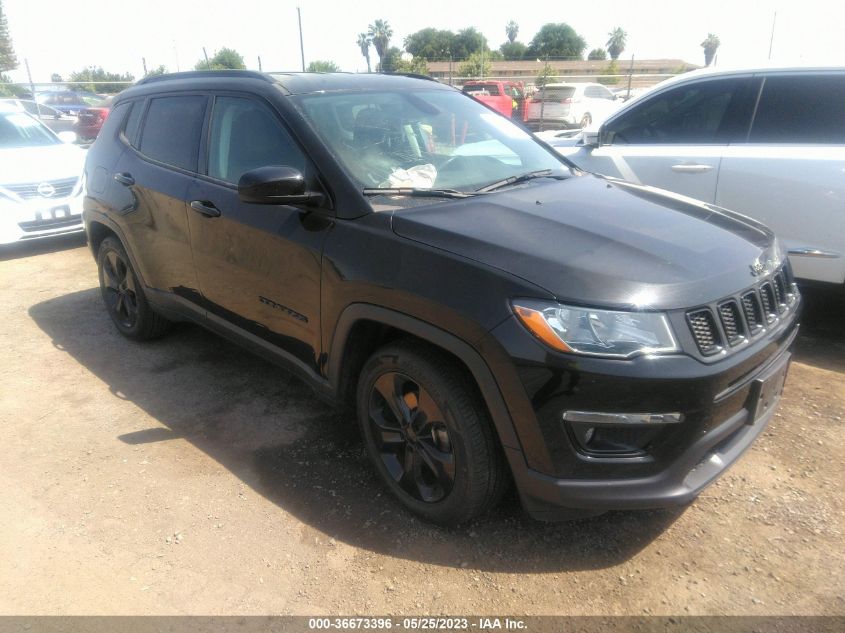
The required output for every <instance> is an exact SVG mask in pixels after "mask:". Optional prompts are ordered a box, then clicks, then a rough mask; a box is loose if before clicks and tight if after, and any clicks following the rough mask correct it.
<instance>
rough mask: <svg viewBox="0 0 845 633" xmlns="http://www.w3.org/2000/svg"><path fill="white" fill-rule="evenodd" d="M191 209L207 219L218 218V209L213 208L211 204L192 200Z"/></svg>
mask: <svg viewBox="0 0 845 633" xmlns="http://www.w3.org/2000/svg"><path fill="white" fill-rule="evenodd" d="M191 208H192V209H193V210H194V211H196V212H197V213H199V214H201V215H204V216H205V217H207V218H217V217H220V209H218V208H217V207H215V206H214V203H212V202H207V201H202V200H193V201H191Z"/></svg>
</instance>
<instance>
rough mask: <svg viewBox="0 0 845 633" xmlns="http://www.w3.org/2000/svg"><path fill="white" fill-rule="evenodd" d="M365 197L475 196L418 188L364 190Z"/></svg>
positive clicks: (450, 190) (374, 188)
mask: <svg viewBox="0 0 845 633" xmlns="http://www.w3.org/2000/svg"><path fill="white" fill-rule="evenodd" d="M362 193H363V194H364V195H365V196H411V197H416V198H471V197H472V196H474V195H476V192H473V191H457V190H455V189H421V188H418V187H385V188H383V189H379V188H376V187H373V188H367V189H364V190H363V192H362Z"/></svg>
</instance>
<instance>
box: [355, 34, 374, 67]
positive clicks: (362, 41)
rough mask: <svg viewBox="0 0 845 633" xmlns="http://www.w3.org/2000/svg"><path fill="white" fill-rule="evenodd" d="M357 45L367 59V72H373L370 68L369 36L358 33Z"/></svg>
mask: <svg viewBox="0 0 845 633" xmlns="http://www.w3.org/2000/svg"><path fill="white" fill-rule="evenodd" d="M358 47H359V48H360V49H361V54H362V55H363V56H364V59H366V60H367V72H368V73H371V72H373V71H372V68H370V38H369V36H368V35H367V34H366V33H359V34H358Z"/></svg>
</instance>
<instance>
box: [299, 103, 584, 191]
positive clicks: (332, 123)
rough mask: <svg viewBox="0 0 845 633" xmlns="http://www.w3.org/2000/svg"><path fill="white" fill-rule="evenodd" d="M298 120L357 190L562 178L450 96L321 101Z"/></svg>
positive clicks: (498, 124) (527, 145)
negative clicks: (544, 173)
mask: <svg viewBox="0 0 845 633" xmlns="http://www.w3.org/2000/svg"><path fill="white" fill-rule="evenodd" d="M295 99H296V103H297V104H298V106H299V108H300V110H301V112H302V113H303V114H304V116H305V117H306V118H307V119H308V120H309V121H310V122H311V124H312V126H313V127H314V129H315V130H316V131H317V133H318V134H319V135H320V137H321V138H322V140H323V142H324V143H325V144H326V145H327V146H328V147H329V149H330V150H331V152H332V153H333V154H334V155H335V156H336V157H337V159H338V160H339V161H340V162H341V164H342V165H343V166H344V167H345V168H346V171H347V172H348V173H349V174H350V175H351V176H352V178H353V179H355V180H356V181H357V182H358V183H359V184H360V186H361V187H363V188H367V189H373V188H397V187H412V188H416V189H441V190H442V189H449V190H455V191H462V192H469V191H476V190H478V189H480V188H482V187H484V186H486V185H489V184H490V183H494V182H499V181H501V180H504V179H507V178H511V177H514V176H520V175H522V174H525V173H528V172H536V171H540V170H550V174H551V175H552V176H553V177H561V176H565V175H568V174H569V173H570V172H569V169H568V167H567V166H566V164H565V163H564V162H563V159H561V158H559V157H557V156H556V155H554V154H553V153H552V152H551V151H549V150H547V149H546V148H544V147H543V146H542V145H540V144H539V143H537V142H536V141H535V140H534V139H533V137H532V136H531V135H530V134H529V133H527V132H525V131H524V130H522V129H521V128H519V127H517V126H516V125H514V124H513V123H511V122H510V121H508V120H507V119H505V118H504V117H502V116H500V115H498V114H495V113H493V112H491V111H490V110H489V109H487V108H486V107H484V106H483V105H481V104H479V103H478V102H477V101H475V100H474V99H470V98H468V97H466V96H464V95H462V94H460V93H459V92H453V91H451V90H418V91H404V92H387V91H384V92H381V91H379V92H348V93H320V94H309V95H302V96H299V97H296V98H295Z"/></svg>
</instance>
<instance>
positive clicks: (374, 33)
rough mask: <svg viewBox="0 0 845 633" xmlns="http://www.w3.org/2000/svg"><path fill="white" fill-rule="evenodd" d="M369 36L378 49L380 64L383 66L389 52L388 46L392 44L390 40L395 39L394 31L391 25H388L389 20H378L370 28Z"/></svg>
mask: <svg viewBox="0 0 845 633" xmlns="http://www.w3.org/2000/svg"><path fill="white" fill-rule="evenodd" d="M367 35H369V36H370V41H372V43H373V46H375V47H376V53H378V59H379V64H381V62H382V60H383V59H384V54H385V53H386V52H387V48H388V45H389V44H390V38H391V37H393V29H391V28H390V24H388V23H387V20H376V21H375V22H374V23H373V24H370V26H369V27H368V30H367Z"/></svg>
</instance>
